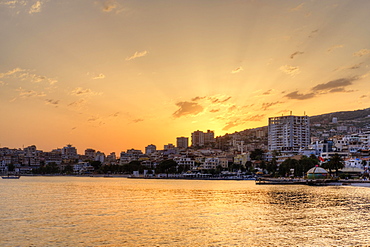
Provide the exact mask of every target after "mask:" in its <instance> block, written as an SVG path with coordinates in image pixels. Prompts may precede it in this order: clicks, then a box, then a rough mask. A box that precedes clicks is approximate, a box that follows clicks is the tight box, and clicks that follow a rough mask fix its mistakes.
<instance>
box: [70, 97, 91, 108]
mask: <svg viewBox="0 0 370 247" xmlns="http://www.w3.org/2000/svg"><path fill="white" fill-rule="evenodd" d="M86 103H87V100H86V99H83V98H82V99H79V100H76V101H73V102H72V103H70V104H68V106H70V107H73V108H76V109H81V108H82V107H84V106H85V105H86Z"/></svg>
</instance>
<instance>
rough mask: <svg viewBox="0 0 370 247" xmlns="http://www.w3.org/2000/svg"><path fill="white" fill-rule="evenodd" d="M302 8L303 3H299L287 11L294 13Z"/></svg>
mask: <svg viewBox="0 0 370 247" xmlns="http://www.w3.org/2000/svg"><path fill="white" fill-rule="evenodd" d="M303 6H304V3H301V4H299V5H297V6H295V7H293V8H291V9H289V11H291V12H294V11H298V10H301V9H302V8H303Z"/></svg>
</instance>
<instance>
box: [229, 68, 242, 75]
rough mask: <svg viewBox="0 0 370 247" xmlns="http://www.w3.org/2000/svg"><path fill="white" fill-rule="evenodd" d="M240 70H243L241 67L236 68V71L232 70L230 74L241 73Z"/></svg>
mask: <svg viewBox="0 0 370 247" xmlns="http://www.w3.org/2000/svg"><path fill="white" fill-rule="evenodd" d="M242 70H243V68H242V67H238V68H236V69H234V70H232V71H231V73H232V74H236V73H239V72H241V71H242Z"/></svg>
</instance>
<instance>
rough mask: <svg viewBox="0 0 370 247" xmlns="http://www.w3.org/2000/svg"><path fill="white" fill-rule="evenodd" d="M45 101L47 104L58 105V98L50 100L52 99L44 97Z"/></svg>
mask: <svg viewBox="0 0 370 247" xmlns="http://www.w3.org/2000/svg"><path fill="white" fill-rule="evenodd" d="M45 103H46V104H47V105H55V106H56V105H58V104H59V100H52V99H45Z"/></svg>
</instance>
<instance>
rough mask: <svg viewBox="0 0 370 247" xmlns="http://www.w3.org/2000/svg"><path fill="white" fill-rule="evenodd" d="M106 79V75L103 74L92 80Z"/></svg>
mask: <svg viewBox="0 0 370 247" xmlns="http://www.w3.org/2000/svg"><path fill="white" fill-rule="evenodd" d="M104 78H105V75H104V74H102V73H100V74H99V75H97V76H94V77H93V78H92V79H93V80H97V79H104Z"/></svg>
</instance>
